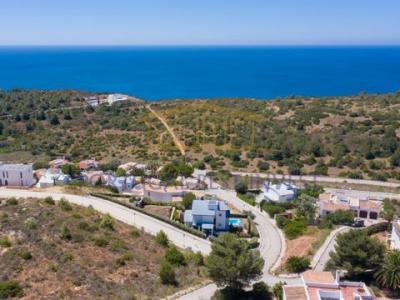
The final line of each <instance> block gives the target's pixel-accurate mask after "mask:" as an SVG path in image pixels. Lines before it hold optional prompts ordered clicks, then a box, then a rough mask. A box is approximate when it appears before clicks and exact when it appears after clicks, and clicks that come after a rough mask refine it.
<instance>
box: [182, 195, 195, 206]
mask: <svg viewBox="0 0 400 300" xmlns="http://www.w3.org/2000/svg"><path fill="white" fill-rule="evenodd" d="M195 199H196V195H195V194H193V193H191V192H189V193H187V194H185V195H184V196H183V198H182V204H183V206H184V207H185V209H190V208H191V207H192V203H193V200H195Z"/></svg>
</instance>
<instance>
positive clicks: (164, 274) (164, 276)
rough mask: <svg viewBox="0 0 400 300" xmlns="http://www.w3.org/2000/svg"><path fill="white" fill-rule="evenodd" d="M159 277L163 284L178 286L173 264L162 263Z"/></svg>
mask: <svg viewBox="0 0 400 300" xmlns="http://www.w3.org/2000/svg"><path fill="white" fill-rule="evenodd" d="M159 276H160V279H161V282H162V284H171V285H176V284H177V282H176V277H175V270H174V268H173V267H172V266H171V264H169V263H167V262H165V261H164V262H162V263H161V268H160V272H159Z"/></svg>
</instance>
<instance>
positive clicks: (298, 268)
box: [286, 256, 310, 273]
mask: <svg viewBox="0 0 400 300" xmlns="http://www.w3.org/2000/svg"><path fill="white" fill-rule="evenodd" d="M309 267H310V260H309V259H308V258H306V257H299V256H291V257H289V259H288V260H287V262H286V268H287V269H288V271H289V272H291V273H301V272H304V271H305V270H307V269H308V268H309Z"/></svg>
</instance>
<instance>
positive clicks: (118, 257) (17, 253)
mask: <svg viewBox="0 0 400 300" xmlns="http://www.w3.org/2000/svg"><path fill="white" fill-rule="evenodd" d="M18 202H19V204H18V206H13V205H11V206H7V205H4V202H3V205H2V207H1V213H0V225H1V226H0V241H1V243H2V246H0V252H1V253H2V255H1V256H0V270H1V272H0V273H2V274H6V275H7V277H4V276H3V278H1V280H12V281H13V282H14V283H18V286H19V287H23V294H24V295H23V296H24V297H27V298H32V299H41V298H43V297H46V295H47V294H48V293H47V291H45V290H43V289H37V285H36V284H32V283H34V282H37V281H36V280H37V279H38V278H39V277H38V276H39V275H40V284H41V285H43V286H51V287H52V290H51V292H52V294H51V296H52V297H55V298H65V297H66V298H68V299H97V298H105V299H134V298H133V297H135V298H136V299H160V298H163V297H167V296H168V295H172V294H174V293H176V292H178V291H179V290H180V289H187V288H188V287H190V286H192V285H197V284H200V283H202V282H204V281H205V280H206V279H207V272H206V268H205V266H204V265H203V257H202V256H201V254H199V253H191V252H189V253H187V252H185V251H183V250H181V249H179V250H178V249H176V248H174V249H173V248H171V249H170V248H166V247H163V246H161V245H159V244H158V243H157V242H156V241H155V238H154V237H153V236H151V235H149V234H146V233H145V232H141V231H140V230H139V229H135V228H133V227H131V226H128V225H126V224H123V223H121V222H119V221H117V220H114V219H112V218H111V220H112V222H111V223H112V224H113V226H112V228H113V230H110V229H109V226H108V225H107V226H101V225H100V223H101V221H102V220H107V222H104V224H110V223H109V221H108V220H109V219H110V217H109V216H107V215H102V214H100V213H98V212H96V211H95V210H93V209H92V208H84V207H79V206H76V205H74V204H72V203H70V208H71V209H70V210H64V209H62V207H61V206H59V205H48V204H47V203H46V201H45V200H44V199H43V200H40V199H19V200H18ZM4 216H7V217H4ZM30 218H31V219H34V220H36V224H37V227H36V229H31V227H30V226H27V224H28V223H29V222H27V220H29V219H30ZM16 232H17V233H18V235H16V234H15V233H16ZM3 245H5V246H6V247H7V248H3ZM163 261H164V262H165V263H168V262H167V261H170V262H171V267H172V270H173V275H171V272H169V271H168V269H167V272H165V268H164V267H163V268H164V271H163V272H164V273H167V275H166V277H167V278H169V279H168V280H170V281H169V282H172V281H173V282H176V284H163V283H162V281H161V280H157V278H158V276H159V273H160V271H161V269H162V268H161V265H162V262H163ZM163 272H161V273H163ZM121 278H124V280H121ZM127 278H128V279H129V280H125V279H127ZM164 278H165V277H164ZM155 279H156V280H155ZM78 286H79V287H82V288H79V289H77V288H76V287H78ZM83 287H84V288H83ZM16 289H17V288H16V285H15V284H10V283H8V282H5V281H0V299H5V298H11V297H19V296H22V293H20V292H19V291H18V290H17V293H16V294H15V296H14V294H12V293H13V292H12V291H15V290H16ZM21 291H22V289H21ZM17 294H18V295H17ZM99 295H100V296H99Z"/></svg>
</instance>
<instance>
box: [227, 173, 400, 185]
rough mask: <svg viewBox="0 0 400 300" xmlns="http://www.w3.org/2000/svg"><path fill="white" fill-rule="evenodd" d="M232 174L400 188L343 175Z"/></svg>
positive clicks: (381, 182)
mask: <svg viewBox="0 0 400 300" xmlns="http://www.w3.org/2000/svg"><path fill="white" fill-rule="evenodd" d="M231 174H232V175H237V176H252V177H259V178H265V179H271V180H272V179H277V180H293V181H308V182H326V183H343V184H345V183H349V184H358V185H373V186H380V187H388V188H400V183H397V182H386V181H377V180H366V179H350V178H341V177H328V176H310V175H305V176H295V175H281V174H266V173H246V172H231Z"/></svg>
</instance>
